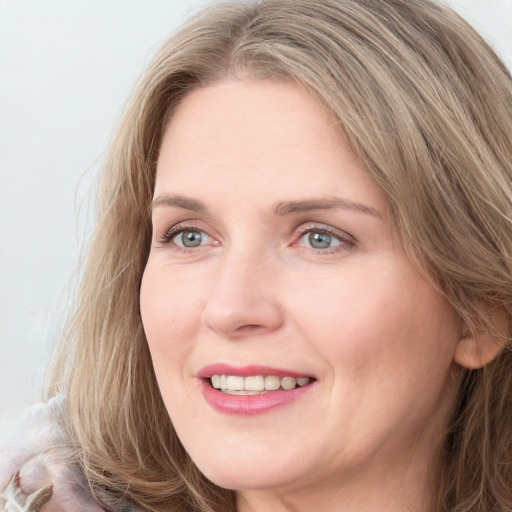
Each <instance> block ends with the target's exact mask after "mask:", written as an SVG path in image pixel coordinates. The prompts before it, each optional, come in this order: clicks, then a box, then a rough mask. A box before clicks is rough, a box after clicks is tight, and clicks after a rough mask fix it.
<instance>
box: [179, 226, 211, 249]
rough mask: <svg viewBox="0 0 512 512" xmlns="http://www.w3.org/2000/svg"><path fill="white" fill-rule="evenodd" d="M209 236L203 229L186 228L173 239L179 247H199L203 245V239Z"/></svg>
mask: <svg viewBox="0 0 512 512" xmlns="http://www.w3.org/2000/svg"><path fill="white" fill-rule="evenodd" d="M206 238H208V237H207V235H205V234H204V233H202V232H201V231H196V230H193V229H185V230H183V231H180V232H179V233H177V234H175V235H174V236H173V237H172V238H171V240H172V241H173V242H174V243H175V244H176V245H177V246H179V247H187V248H191V247H199V246H200V245H203V240H204V239H206Z"/></svg>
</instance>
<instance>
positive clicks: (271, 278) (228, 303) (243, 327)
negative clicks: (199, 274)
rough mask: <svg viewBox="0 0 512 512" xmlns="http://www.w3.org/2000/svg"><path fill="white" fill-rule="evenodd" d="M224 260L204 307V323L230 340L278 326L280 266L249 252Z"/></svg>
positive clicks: (281, 320)
mask: <svg viewBox="0 0 512 512" xmlns="http://www.w3.org/2000/svg"><path fill="white" fill-rule="evenodd" d="M221 259H222V261H220V262H219V263H218V266H217V268H216V273H215V278H214V279H213V280H212V283H211V288H210V293H209V296H208V297H207V300H206V304H205V307H204V309H203V313H202V322H203V324H204V325H205V326H206V327H207V328H208V329H210V330H212V331H214V332H215V333H217V334H218V335H220V336H222V337H224V338H227V339H237V338H242V337H244V336H254V335H261V334H266V333H271V332H273V331H275V330H277V329H279V328H280V327H281V326H282V324H283V311H282V309H281V306H280V304H279V300H278V298H277V297H278V294H277V293H276V291H277V290H276V286H275V285H276V281H277V274H276V272H277V271H278V269H276V268H274V266H273V265H272V264H271V263H270V262H268V261H264V258H259V257H257V256H255V255H254V254H252V255H248V254H247V252H246V251H244V252H243V253H242V252H240V253H238V254H232V255H229V256H226V257H224V258H221Z"/></svg>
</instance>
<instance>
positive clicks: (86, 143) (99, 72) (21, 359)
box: [0, 0, 512, 424]
mask: <svg viewBox="0 0 512 512" xmlns="http://www.w3.org/2000/svg"><path fill="white" fill-rule="evenodd" d="M204 3H207V0H193V1H187V0H3V1H0V283H1V284H0V424H1V423H3V422H5V421H8V420H9V419H11V418H12V417H13V416H14V415H15V414H17V413H18V412H19V411H20V410H21V409H22V408H24V407H26V406H27V405H28V404H30V403H31V402H33V401H35V400H37V399H38V397H39V394H40V390H41V385H42V379H43V376H44V372H45V368H46V365H47V363H48V360H49V357H50V354H51V351H52V348H53V346H54V343H55V339H56V336H57V334H58V331H59V328H60V326H61V325H62V323H63V320H64V319H65V317H66V312H67V306H68V304H69V294H70V291H72V287H73V284H74V281H73V279H74V277H73V276H76V269H77V268H78V264H79V258H80V249H81V248H82V247H83V245H84V243H85V241H86V240H87V233H88V232H89V231H90V228H91V223H92V213H93V204H94V187H95V180H96V176H97V172H98V168H99V163H100V161H101V157H102V154H103V151H104V148H105V145H106V142H107V140H108V138H109V135H110V133H111V132H112V130H113V128H114V126H115V123H116V120H117V118H118V115H119V112H120V110H121V107H122V105H123V101H124V99H125V98H126V96H127V95H128V93H129V91H130V89H131V87H132V85H133V83H134V81H135V79H136V77H137V75H138V74H139V72H140V71H141V70H142V68H143V66H144V64H145V62H147V60H148V57H149V56H150V55H151V53H152V52H153V51H154V49H155V47H156V46H157V45H158V43H159V42H160V41H162V40H163V39H164V38H165V37H166V36H167V35H168V34H169V33H170V32H172V31H173V29H174V28H175V27H176V25H178V24H179V23H180V22H181V21H183V20H184V19H185V18H186V17H187V16H188V15H190V13H192V12H194V10H196V9H197V7H198V6H200V5H201V4H204ZM448 3H450V4H452V5H453V6H454V7H455V8H456V9H457V10H459V12H461V13H462V14H463V15H464V16H466V17H467V18H468V19H469V20H470V21H471V22H472V23H473V25H474V26H475V27H476V28H477V29H479V30H480V31H481V33H483V34H484V35H485V36H486V37H487V38H488V39H490V40H491V41H492V43H493V45H494V47H495V48H496V49H497V50H498V52H499V53H500V54H501V55H502V57H503V58H504V59H505V61H506V62H507V63H508V65H509V67H511V68H512V0H451V1H450V2H448Z"/></svg>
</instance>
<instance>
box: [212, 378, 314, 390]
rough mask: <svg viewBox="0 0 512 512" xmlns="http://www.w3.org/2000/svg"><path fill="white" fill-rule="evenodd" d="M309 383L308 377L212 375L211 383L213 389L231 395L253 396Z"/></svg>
mask: <svg viewBox="0 0 512 512" xmlns="http://www.w3.org/2000/svg"><path fill="white" fill-rule="evenodd" d="M310 382H311V379H310V378H309V377H300V378H298V379H296V378H294V377H283V378H281V377H277V376H276V375H267V376H262V375H254V376H250V377H240V376H238V375H212V377H211V383H212V386H213V387H214V388H215V389H221V390H222V391H223V392H225V393H229V394H232V395H254V394H259V393H261V392H265V391H276V390H278V389H284V390H286V391H289V390H291V389H295V387H297V386H299V387H301V386H305V385H307V384H309V383H310Z"/></svg>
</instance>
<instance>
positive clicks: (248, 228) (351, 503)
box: [141, 80, 461, 512]
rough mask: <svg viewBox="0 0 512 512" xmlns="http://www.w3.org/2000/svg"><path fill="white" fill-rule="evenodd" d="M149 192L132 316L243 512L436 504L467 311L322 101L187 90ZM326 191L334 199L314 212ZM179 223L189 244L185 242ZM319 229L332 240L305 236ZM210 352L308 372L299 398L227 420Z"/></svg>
mask: <svg viewBox="0 0 512 512" xmlns="http://www.w3.org/2000/svg"><path fill="white" fill-rule="evenodd" d="M176 195H179V196H180V197H185V198H187V199H192V200H194V201H198V202H200V203H201V204H202V208H201V209H200V210H199V209H197V208H196V206H197V205H196V204H192V203H190V202H189V203H184V202H183V201H181V202H180V205H177V204H176V201H171V200H169V197H171V196H176ZM154 196H155V197H154V199H155V201H154V205H153V212H152V221H153V231H154V234H153V243H152V247H151V251H150V255H149V259H148V263H147V267H146V269H145V272H144V276H143V282H142V288H141V313H142V319H143V323H144V328H145V332H146V335H147V340H148V344H149V348H150V351H151V354H152V358H153V363H154V368H155V372H156V377H157V380H158V383H159V386H160V389H161V392H162V396H163V399H164V401H165V404H166V407H167V409H168V412H169V414H170V417H171V419H172V421H173V424H174V426H175V428H176V431H177V433H178V435H179V437H180V439H181V441H182V443H183V444H184V446H185V448H186V449H187V451H188V452H189V454H190V455H191V457H192V459H193V460H194V462H195V463H196V464H197V466H198V467H199V469H200V470H201V471H202V472H203V473H204V474H205V475H206V476H207V477H208V478H209V479H210V480H212V481H213V482H214V483H216V484H217V485H220V486H222V487H226V488H230V489H236V490H238V496H239V507H240V510H241V511H242V512H247V511H250V510H258V511H265V510H268V511H285V510H286V511H303V510H304V511H310V510H324V511H326V512H330V511H336V512H343V511H350V512H357V511H361V512H363V511H369V510H380V511H393V512H400V511H406V510H429V507H428V500H429V493H428V491H427V488H428V484H429V481H428V471H427V470H428V467H429V464H430V462H431V457H432V454H433V453H435V449H436V448H437V447H438V445H439V443H440V442H441V440H442V438H443V432H444V428H445V426H446V424H447V418H448V416H449V414H450V412H451V410H452V408H453V405H454V400H455V394H456V388H457V385H456V378H455V377H456V372H457V366H456V364H455V363H454V353H455V352H456V348H457V344H458V343H459V339H460V329H461V327H460V322H459V320H458V318H457V315H456V314H455V313H454V311H453V310H452V308H451V307H450V306H449V305H448V304H447V302H446V301H445V299H444V298H443V297H442V296H441V295H440V294H439V293H438V292H437V291H436V290H435V288H434V287H433V286H432V285H431V284H430V283H429V281H428V280H427V279H426V278H425V277H424V274H423V273H422V272H421V271H420V270H419V269H418V268H416V267H415V266H414V265H413V263H412V262H411V261H410V260H409V258H408V257H407V255H406V253H405V251H404V249H403V247H402V246H401V244H400V242H399V240H400V237H399V236H398V234H397V233H396V230H395V226H394V223H393V220H392V218H391V216H390V213H389V205H388V202H387V200H386V198H385V197H384V195H383V193H382V191H381V190H380V188H379V187H378V186H377V185H376V183H375V182H374V181H373V179H372V178H371V177H370V175H369V174H368V172H367V171H366V170H365V168H364V166H363V165H362V164H361V162H360V161H359V160H358V158H357V157H356V155H355V154H354V152H353V151H352V150H351V148H350V147H349V146H348V144H347V142H346V140H345V138H344V136H343V133H342V132H341V131H340V129H339V127H338V126H336V125H335V124H334V122H333V121H332V119H331V118H330V117H329V115H328V114H327V113H326V112H325V111H324V110H323V108H322V107H321V106H320V105H319V104H318V103H317V102H316V101H315V100H314V99H313V98H312V97H311V96H310V95H308V94H307V93H306V92H304V91H303V90H302V89H300V88H299V87H298V86H296V85H293V84H290V83H285V82H275V81H256V80H240V81H227V82H224V83H221V84H217V85H215V86H211V87H205V88H200V89H197V90H195V91H193V92H192V93H190V94H189V95H188V96H187V97H186V98H185V99H184V100H183V102H182V103H181V105H180V106H179V108H178V109H177V111H176V113H175V114H174V116H173V117H172V119H171V120H170V123H169V124H168V126H167V128H166V131H165V135H164V139H163V144H162V148H161V153H160V157H159V161H158V168H157V178H156V187H155V195H154ZM333 198H337V199H342V200H343V201H344V202H343V204H342V206H341V207H340V206H339V204H338V207H335V206H333V204H331V205H330V207H328V208H327V207H325V206H329V205H328V204H326V203H325V202H324V203H321V204H322V206H324V207H325V208H315V209H310V208H309V207H310V206H311V204H310V203H311V202H314V203H318V201H319V200H326V199H327V200H328V201H330V202H331V203H332V199H333ZM290 201H292V202H296V201H301V202H304V201H306V202H307V203H301V206H302V207H301V208H298V209H297V208H296V206H297V205H296V204H295V203H294V204H295V208H292V207H285V206H283V205H284V204H288V205H289V203H288V202H290ZM279 205H281V206H280V212H276V209H277V206H279ZM354 205H357V206H354ZM317 206H318V204H317ZM192 207H193V208H192ZM176 226H178V227H177V228H176ZM173 227H174V228H175V229H174V232H172V230H171V234H170V235H169V230H170V229H171V228H173ZM180 229H184V230H185V231H187V230H188V234H190V231H192V232H195V233H196V234H195V235H194V233H192V235H193V236H197V233H200V236H201V237H202V238H201V241H200V245H198V246H196V247H189V248H186V247H181V246H180V244H182V240H183V238H182V237H181V234H179V233H178V231H179V230H180ZM177 230H178V231H177ZM326 232H331V239H330V240H331V246H330V247H328V248H327V249H320V248H318V246H313V245H312V244H311V239H310V237H309V235H310V234H312V236H314V234H315V233H316V234H317V235H318V234H319V233H320V234H321V233H324V234H325V233H326ZM166 234H168V235H169V236H168V237H167V239H165V237H166ZM215 363H226V364H230V365H233V366H245V365H263V366H271V367H278V368H285V369H289V370H292V371H294V372H298V373H300V374H305V375H309V376H314V377H315V378H316V382H315V383H314V385H313V386H311V388H310V390H309V392H308V393H305V394H304V395H303V396H302V397H301V398H300V399H298V400H297V401H296V402H294V403H292V404H288V405H285V406H281V407H277V408H275V409H272V410H270V411H268V412H266V413H264V414H259V415H252V416H233V415H226V414H222V413H219V412H217V411H215V410H214V409H212V407H210V406H209V405H208V403H207V402H206V401H205V399H204V397H203V395H202V392H201V385H200V380H199V379H198V378H197V374H198V372H199V371H200V370H201V368H203V367H204V366H206V365H209V364H215Z"/></svg>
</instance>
